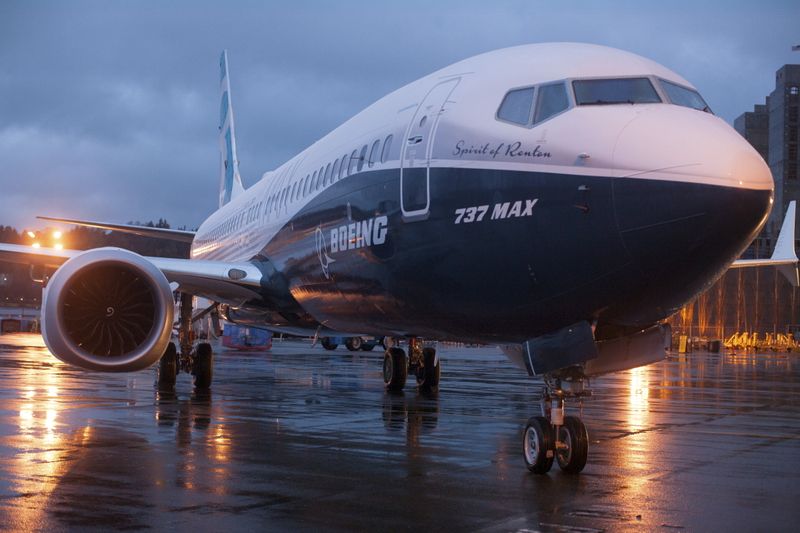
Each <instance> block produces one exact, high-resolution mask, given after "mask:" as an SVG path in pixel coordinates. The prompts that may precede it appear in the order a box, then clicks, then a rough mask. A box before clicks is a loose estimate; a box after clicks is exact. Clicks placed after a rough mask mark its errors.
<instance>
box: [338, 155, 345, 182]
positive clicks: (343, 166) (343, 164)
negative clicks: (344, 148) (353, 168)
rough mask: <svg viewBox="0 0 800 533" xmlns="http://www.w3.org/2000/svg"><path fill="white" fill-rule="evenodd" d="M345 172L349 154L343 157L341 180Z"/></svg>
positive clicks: (340, 167)
mask: <svg viewBox="0 0 800 533" xmlns="http://www.w3.org/2000/svg"><path fill="white" fill-rule="evenodd" d="M345 170H347V154H344V155H343V156H342V164H341V166H339V179H342V178H343V177H344V176H345Z"/></svg>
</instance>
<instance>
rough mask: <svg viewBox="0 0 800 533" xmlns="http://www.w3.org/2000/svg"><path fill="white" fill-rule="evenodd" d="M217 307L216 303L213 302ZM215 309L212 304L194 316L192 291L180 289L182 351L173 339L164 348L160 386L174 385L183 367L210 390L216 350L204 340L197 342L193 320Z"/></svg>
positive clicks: (179, 329) (195, 384)
mask: <svg viewBox="0 0 800 533" xmlns="http://www.w3.org/2000/svg"><path fill="white" fill-rule="evenodd" d="M212 307H215V306H212ZM208 312H214V310H212V308H209V309H206V310H205V311H202V312H201V313H199V314H198V316H197V317H196V318H194V319H193V318H192V295H191V294H185V293H181V295H180V318H179V321H178V342H179V343H180V349H181V350H180V354H178V349H177V347H176V346H175V343H174V342H170V343H169V344H168V345H167V348H166V350H164V355H162V356H161V360H160V361H159V364H158V388H159V389H161V390H165V389H166V390H168V389H171V388H174V387H175V382H176V380H177V377H178V373H179V372H180V371H181V370H183V371H184V372H186V373H188V374H192V375H193V376H194V386H195V389H200V390H207V389H209V388H211V381H212V378H213V375H214V353H213V350H212V349H211V344H209V343H207V342H201V343H199V344H197V346H195V345H194V341H195V335H194V330H193V329H192V323H193V322H194V320H197V319H199V318H201V317H202V316H205V315H206V314H207V313H208Z"/></svg>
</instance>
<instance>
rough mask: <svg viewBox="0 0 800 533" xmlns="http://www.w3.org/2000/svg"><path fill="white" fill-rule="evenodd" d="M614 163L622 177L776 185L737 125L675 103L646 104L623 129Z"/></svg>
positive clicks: (765, 187) (768, 187) (759, 186)
mask: <svg viewBox="0 0 800 533" xmlns="http://www.w3.org/2000/svg"><path fill="white" fill-rule="evenodd" d="M613 164H614V168H615V173H616V176H618V177H629V176H638V177H645V178H652V179H674V180H691V181H694V182H697V183H706V184H709V185H721V186H729V187H743V188H747V189H759V190H770V191H771V190H772V189H773V188H774V182H773V180H772V174H771V173H770V171H769V167H768V166H767V164H766V163H765V162H764V160H763V158H762V157H761V156H760V155H759V154H758V152H756V151H755V149H754V148H753V147H752V146H750V143H748V142H747V141H746V140H745V139H744V138H742V136H741V135H739V134H738V133H737V132H736V130H734V129H733V128H731V127H730V126H729V125H728V124H726V123H725V122H724V121H723V120H722V119H720V118H718V117H715V116H713V115H710V114H708V113H701V112H698V111H696V110H693V109H688V108H683V107H679V106H674V105H660V106H652V107H650V108H648V109H645V110H643V111H642V112H640V113H639V114H638V115H637V117H636V118H634V119H633V120H632V121H630V122H629V123H628V124H627V125H626V126H625V127H624V128H622V130H621V132H620V134H619V137H618V138H617V142H616V144H615V147H614V154H613Z"/></svg>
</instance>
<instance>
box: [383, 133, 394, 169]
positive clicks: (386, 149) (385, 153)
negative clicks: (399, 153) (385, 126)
mask: <svg viewBox="0 0 800 533" xmlns="http://www.w3.org/2000/svg"><path fill="white" fill-rule="evenodd" d="M391 147H392V136H391V135H388V136H387V137H386V140H385V141H383V150H382V151H381V163H386V160H387V159H389V149H390V148H391Z"/></svg>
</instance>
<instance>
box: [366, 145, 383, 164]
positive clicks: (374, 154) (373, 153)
mask: <svg viewBox="0 0 800 533" xmlns="http://www.w3.org/2000/svg"><path fill="white" fill-rule="evenodd" d="M380 145H381V141H380V140H377V141H375V142H374V143H372V148H370V150H369V161H367V166H368V167H369V168H372V167H373V166H375V163H377V162H378V161H377V160H378V153H379V150H378V148H379V147H380Z"/></svg>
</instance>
